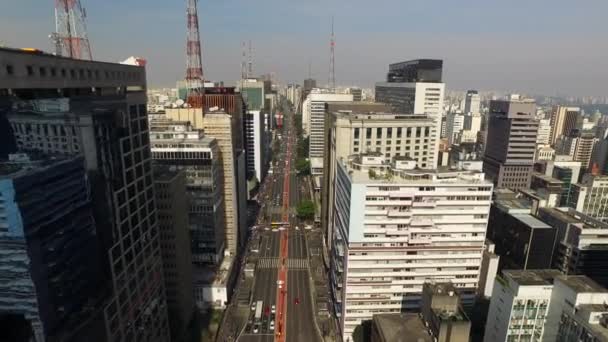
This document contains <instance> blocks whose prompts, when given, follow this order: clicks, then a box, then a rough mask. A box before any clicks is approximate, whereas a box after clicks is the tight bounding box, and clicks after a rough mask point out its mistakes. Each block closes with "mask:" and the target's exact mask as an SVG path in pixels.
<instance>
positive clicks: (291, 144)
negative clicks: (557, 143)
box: [239, 106, 321, 342]
mask: <svg viewBox="0 0 608 342" xmlns="http://www.w3.org/2000/svg"><path fill="white" fill-rule="evenodd" d="M286 107H287V106H284V114H285V121H284V122H285V127H284V128H283V132H282V141H281V152H280V153H279V155H278V156H276V159H275V161H276V166H274V167H273V168H274V173H273V174H272V175H269V176H268V177H267V179H266V182H267V184H266V185H265V186H264V187H263V189H264V190H263V191H262V192H261V193H260V194H259V198H260V199H261V200H262V202H261V203H262V204H263V209H262V212H264V211H265V212H266V215H263V214H261V215H260V216H261V217H265V219H264V220H262V222H260V224H259V225H258V233H257V234H256V235H257V237H256V238H255V239H254V240H253V241H252V242H251V245H250V249H251V250H252V251H253V253H255V254H257V256H258V258H257V265H256V269H255V276H254V277H255V280H254V285H253V289H252V295H251V305H250V306H251V308H252V309H251V312H250V315H249V320H248V323H247V325H246V326H245V327H244V329H243V331H242V333H241V335H240V337H239V341H244V342H250V341H277V342H283V341H290V342H291V341H294V342H297V341H302V342H316V341H321V337H320V335H319V332H318V328H317V326H316V323H315V313H314V311H313V303H314V302H313V298H311V288H310V285H311V281H310V272H309V268H308V267H309V263H308V248H307V242H306V229H305V226H304V225H302V224H300V223H299V221H298V219H297V218H296V217H295V207H296V206H297V204H298V202H299V199H300V197H301V196H300V195H301V191H302V187H301V185H300V184H298V181H297V177H296V171H295V167H294V165H295V154H296V153H295V146H296V142H297V139H296V137H295V129H294V127H293V115H292V113H291V112H289V111H288V108H286ZM273 222H274V223H277V222H283V223H284V224H282V225H278V224H275V225H273V224H272V223H273ZM259 301H262V303H263V310H262V317H261V319H257V318H256V317H255V316H256V315H255V314H256V310H255V306H256V303H258V302H259Z"/></svg>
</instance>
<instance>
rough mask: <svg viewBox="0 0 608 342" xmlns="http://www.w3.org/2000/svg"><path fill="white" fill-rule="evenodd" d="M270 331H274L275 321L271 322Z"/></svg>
mask: <svg viewBox="0 0 608 342" xmlns="http://www.w3.org/2000/svg"><path fill="white" fill-rule="evenodd" d="M269 329H270V330H272V331H274V320H272V321H270V328H269Z"/></svg>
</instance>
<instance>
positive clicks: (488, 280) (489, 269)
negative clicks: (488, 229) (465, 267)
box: [477, 239, 500, 299]
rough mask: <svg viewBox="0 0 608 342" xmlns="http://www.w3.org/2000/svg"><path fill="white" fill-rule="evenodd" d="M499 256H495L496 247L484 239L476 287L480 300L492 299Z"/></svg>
mask: <svg viewBox="0 0 608 342" xmlns="http://www.w3.org/2000/svg"><path fill="white" fill-rule="evenodd" d="M499 262H500V256H499V255H498V254H496V245H495V244H494V243H493V242H492V241H490V240H488V239H486V243H485V249H484V251H483V255H482V257H481V268H480V272H479V286H478V287H477V291H478V292H477V295H478V296H479V297H481V298H486V299H487V298H490V297H492V290H493V289H494V281H495V279H496V275H497V274H498V264H499Z"/></svg>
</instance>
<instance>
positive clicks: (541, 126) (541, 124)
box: [536, 119, 551, 146]
mask: <svg viewBox="0 0 608 342" xmlns="http://www.w3.org/2000/svg"><path fill="white" fill-rule="evenodd" d="M536 145H542V146H549V145H551V119H540V120H538V134H537V135H536Z"/></svg>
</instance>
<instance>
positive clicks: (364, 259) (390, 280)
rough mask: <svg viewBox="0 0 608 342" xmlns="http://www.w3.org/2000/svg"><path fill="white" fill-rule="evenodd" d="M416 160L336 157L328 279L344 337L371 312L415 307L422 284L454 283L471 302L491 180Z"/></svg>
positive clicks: (377, 156)
mask: <svg viewBox="0 0 608 342" xmlns="http://www.w3.org/2000/svg"><path fill="white" fill-rule="evenodd" d="M415 164H416V163H415V161H411V160H408V159H407V158H403V157H401V158H399V157H395V158H394V160H393V162H392V163H390V164H389V163H386V162H385V159H384V156H381V155H375V154H368V155H365V154H363V155H359V156H355V157H351V158H348V160H347V159H342V160H340V161H339V162H338V165H337V170H336V178H335V198H334V201H333V203H331V210H332V211H333V215H332V217H333V222H330V223H329V224H330V225H331V227H330V231H332V232H334V233H333V234H334V236H333V239H332V245H333V246H332V247H331V252H330V274H329V279H330V287H331V294H332V296H333V303H334V305H335V312H337V313H338V314H339V320H340V329H341V332H342V334H343V336H344V340H346V339H347V338H349V337H350V336H351V334H352V333H353V331H354V329H355V327H356V326H357V325H359V324H360V323H361V321H364V320H369V319H371V318H372V315H373V314H379V313H399V312H401V311H403V310H415V309H419V308H420V306H421V299H422V297H421V296H422V286H423V284H424V283H425V282H428V281H432V280H436V281H443V282H445V281H450V282H452V283H453V284H454V286H455V287H456V288H457V289H458V291H459V293H460V295H461V298H462V300H463V305H465V306H470V305H472V302H473V300H474V297H475V293H476V291H477V286H478V282H479V272H480V266H481V256H482V252H483V250H484V241H485V231H486V228H487V222H488V221H487V220H488V214H489V209H490V203H491V196H492V184H491V183H490V182H487V181H485V180H484V175H483V173H481V172H478V171H466V170H454V169H440V170H420V169H416V168H415ZM454 206H457V207H458V210H454V209H453V208H454ZM380 279H382V280H380ZM376 280H377V281H381V282H382V284H381V285H378V284H375V283H374V281H376Z"/></svg>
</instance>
